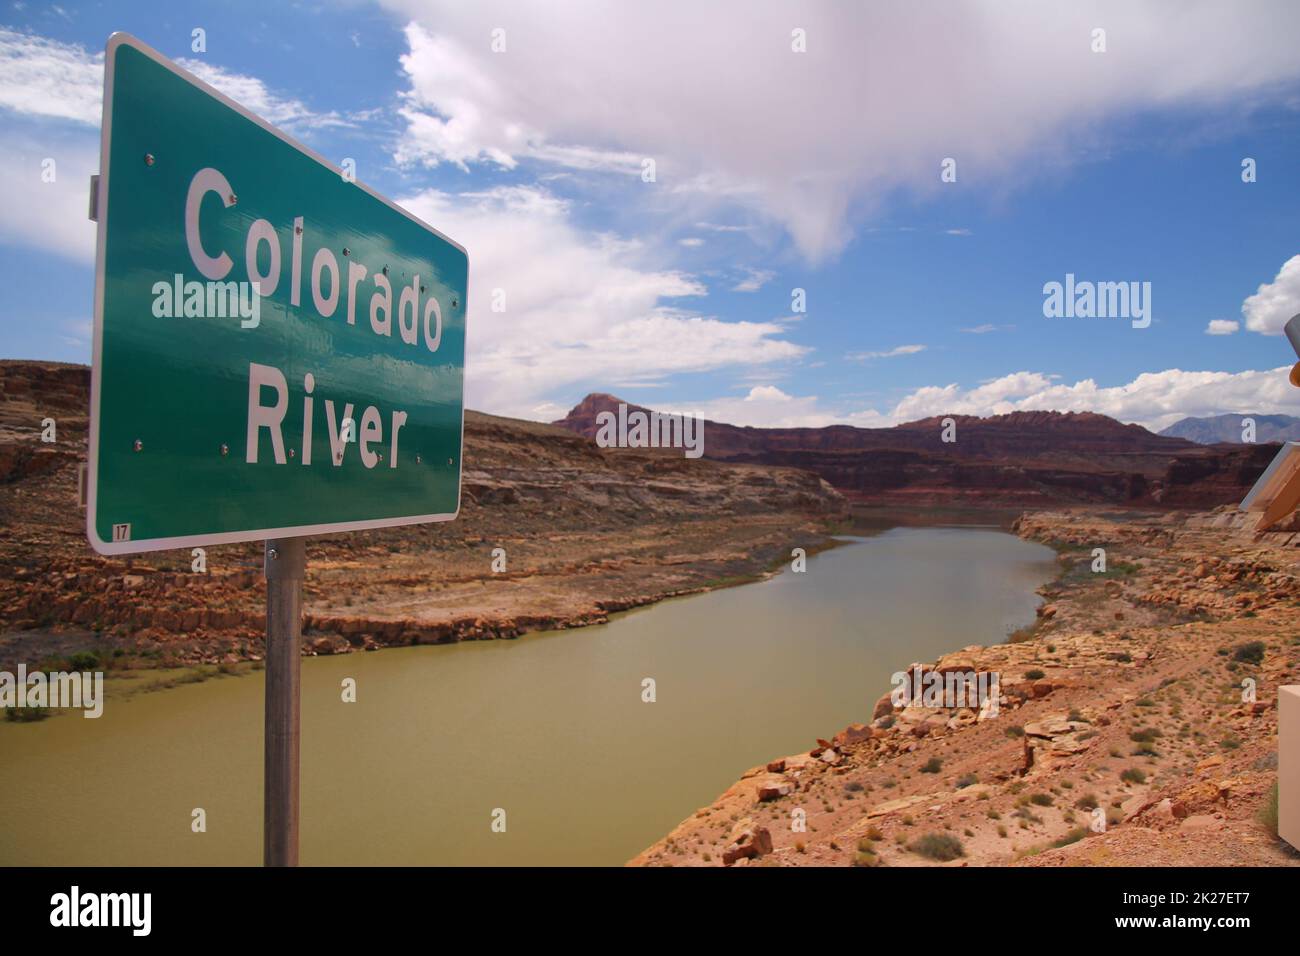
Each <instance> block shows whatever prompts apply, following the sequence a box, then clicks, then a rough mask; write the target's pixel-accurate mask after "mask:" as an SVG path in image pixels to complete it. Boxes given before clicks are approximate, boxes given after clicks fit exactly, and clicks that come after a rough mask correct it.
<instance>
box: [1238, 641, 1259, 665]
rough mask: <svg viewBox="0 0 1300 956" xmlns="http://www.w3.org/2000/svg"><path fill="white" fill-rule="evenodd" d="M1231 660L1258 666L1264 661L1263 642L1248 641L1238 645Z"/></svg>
mask: <svg viewBox="0 0 1300 956" xmlns="http://www.w3.org/2000/svg"><path fill="white" fill-rule="evenodd" d="M1232 659H1233V660H1234V661H1240V662H1241V663H1243V664H1259V663H1260V662H1262V661H1263V660H1264V642H1263V641H1248V642H1247V643H1245V644H1238V645H1237V646H1236V648H1235V649H1234V650H1233V652H1232Z"/></svg>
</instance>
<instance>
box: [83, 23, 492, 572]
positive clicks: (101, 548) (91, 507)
mask: <svg viewBox="0 0 1300 956" xmlns="http://www.w3.org/2000/svg"><path fill="white" fill-rule="evenodd" d="M122 46H129V47H131V48H132V49H134V50H137V51H139V52H140V53H142V54H144V55H145V56H147V57H148V58H149V59H151V60H153V61H154V62H155V63H157V64H158V65H159V66H162V67H164V68H165V69H167V70H170V71H171V72H172V73H173V74H175V75H176V76H178V77H180V78H181V79H183V80H185V81H186V82H187V83H189V84H191V85H193V86H196V87H198V88H199V89H200V90H202V91H203V92H204V93H206V94H207V95H209V96H211V97H212V98H213V99H215V100H218V101H220V102H221V103H223V104H225V105H226V106H228V107H230V108H231V109H233V110H234V111H235V112H237V113H239V115H241V116H243V117H244V118H245V119H249V120H252V121H253V122H254V123H256V124H257V125H258V126H260V127H262V129H264V130H266V131H267V132H268V133H271V134H273V135H274V136H276V137H277V138H278V139H280V140H281V141H282V142H284V143H287V144H288V145H289V146H292V147H293V148H294V149H296V150H298V151H299V152H300V153H302V154H303V155H304V156H307V157H309V158H310V159H313V160H315V161H316V162H318V163H320V164H321V165H322V166H325V167H326V168H327V169H330V170H332V171H333V172H335V173H337V174H338V175H339V176H340V177H342V175H343V170H342V169H341V168H340V167H338V166H335V165H334V164H333V163H331V162H330V161H329V160H327V159H325V158H324V157H323V156H321V155H320V154H319V153H317V152H315V151H314V150H312V149H309V148H308V147H306V146H304V145H303V144H302V143H300V142H298V141H297V140H296V139H294V138H293V137H291V136H289V135H288V134H286V133H284V132H283V131H282V130H279V129H276V128H275V127H274V126H272V125H271V124H270V123H268V122H266V120H264V119H262V118H261V117H260V116H257V115H256V114H254V113H250V112H249V111H248V110H246V109H244V107H242V106H240V105H239V104H238V103H236V102H235V101H234V100H232V99H231V98H230V97H228V96H226V95H225V94H224V93H221V92H220V91H218V90H215V89H213V88H212V87H211V86H209V85H208V84H207V83H204V82H203V81H202V80H200V79H199V78H198V77H197V76H195V75H194V74H193V73H190V72H189V71H187V70H184V69H182V68H181V67H179V66H177V65H176V64H175V63H173V62H172V61H171V60H169V59H168V58H167V57H165V56H163V55H162V54H161V53H159V52H158V51H157V50H155V49H154V48H153V47H151V46H149V45H148V44H147V43H143V42H141V41H140V40H138V39H136V38H135V37H134V36H131V34H129V33H121V32H118V33H113V34H112V35H111V36H109V38H108V45H107V46H106V47H105V51H104V104H103V117H102V122H101V125H100V137H99V190H98V194H97V196H96V197H95V200H96V206H95V220H96V223H95V226H96V233H95V236H96V238H95V323H94V351H93V353H92V358H91V367H90V369H91V370H90V437H89V441H90V446H89V449H88V455H87V457H88V462H89V467H88V468H87V471H88V473H89V474H88V476H87V496H86V537H87V539H88V540H89V541H90V546H91V547H92V548H94V549H95V551H96V553H98V554H102V555H115V554H141V553H145V552H148V551H165V550H168V549H173V548H195V547H203V546H206V545H212V544H235V543H237V542H243V541H258V540H265V539H269V538H288V537H300V536H304V535H312V534H333V533H336V532H340V531H366V530H369V529H372V528H398V527H403V526H405V525H412V524H430V523H433V522H437V521H452V520H454V519H455V518H456V517H457V516H458V515H459V514H460V503H461V485H462V479H463V476H464V471H465V468H464V466H465V378H464V371H463V368H464V366H463V365H462V373H461V401H460V455H459V457H458V458H457V460H456V510H455V511H453V512H451V513H450V514H432V515H416V516H408V517H401V518H377V519H374V520H370V521H344V522H339V523H335V524H311V525H295V526H292V527H284V528H258V529H255V530H249V531H224V532H218V533H214V534H196V535H179V536H177V537H172V538H145V539H141V540H139V541H104V540H103V539H101V538H100V537H99V532H98V529H97V528H96V527H95V504H96V499H97V496H98V490H99V425H100V417H99V415H100V410H99V389H100V384H101V375H100V362H101V361H102V357H101V348H102V344H103V337H104V257H105V239H106V237H107V231H108V187H109V175H108V174H109V147H110V145H111V142H112V135H113V129H112V125H113V71H114V69H115V64H116V57H115V55H114V54H116V52H117V49H118V47H122ZM352 183H353V185H355V186H356V187H357V188H358V189H363V190H365V191H366V192H367V193H369V194H370V195H371V196H373V197H374V198H375V199H378V200H379V201H380V202H382V203H383V204H384V205H386V206H388V207H389V208H390V209H392V210H394V211H396V212H399V213H401V214H402V215H403V216H405V217H406V218H407V219H409V220H411V221H412V222H414V223H415V224H416V225H418V226H420V227H421V228H423V229H426V230H428V231H429V232H431V233H433V234H434V235H435V236H437V237H438V238H439V239H441V240H443V241H444V242H447V243H449V244H450V245H452V246H455V247H456V248H457V249H459V250H460V251H461V253H462V254H463V255H464V256H465V293H464V299H465V302H464V307H465V309H466V310H468V308H469V251H468V250H467V249H466V248H465V247H464V246H462V245H461V244H460V243H459V242H456V241H455V240H454V239H451V238H449V237H447V236H445V235H443V234H442V233H441V232H439V231H438V230H437V229H435V228H433V226H431V225H429V224H428V223H427V222H425V221H424V220H423V219H420V218H419V217H418V216H415V215H412V214H411V213H410V212H409V211H407V210H405V209H403V208H402V207H401V206H398V205H396V204H394V203H393V202H392V201H390V200H389V199H388V198H387V197H385V196H382V195H380V194H379V193H377V192H375V190H373V189H371V188H370V187H369V186H367V185H365V184H364V183H362V182H361V181H360V180H357V179H353V180H352ZM465 325H466V333H468V326H469V323H468V322H466V323H465ZM467 338H468V335H467Z"/></svg>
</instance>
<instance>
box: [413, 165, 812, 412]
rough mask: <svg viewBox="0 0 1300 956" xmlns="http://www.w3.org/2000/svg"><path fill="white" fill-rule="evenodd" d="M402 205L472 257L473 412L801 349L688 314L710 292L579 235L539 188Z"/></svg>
mask: <svg viewBox="0 0 1300 956" xmlns="http://www.w3.org/2000/svg"><path fill="white" fill-rule="evenodd" d="M400 202H401V204H402V205H403V206H405V207H406V208H408V209H410V210H411V211H412V212H413V213H415V214H416V215H418V216H420V217H421V218H422V219H424V220H425V221H427V222H429V223H431V224H432V225H434V226H435V227H437V228H438V229H440V230H442V231H443V232H445V233H446V234H447V235H450V236H453V237H455V239H456V240H457V241H458V242H460V243H462V244H464V245H465V246H466V248H468V249H471V250H472V254H471V256H470V302H469V308H470V312H469V328H470V332H469V350H470V354H469V357H468V358H467V361H466V365H467V368H469V369H471V374H469V375H468V376H467V389H468V395H467V399H466V401H467V402H468V404H469V405H470V407H472V408H480V409H484V410H487V411H492V412H497V413H501V414H512V415H522V416H525V417H529V418H532V417H536V416H537V412H536V411H535V409H537V408H539V407H541V408H545V409H548V411H547V414H549V411H550V410H553V408H554V405H553V404H547V400H548V397H550V396H551V395H552V394H553V393H555V392H556V391H557V390H560V389H568V390H577V389H578V388H580V387H587V388H606V387H608V385H609V383H610V382H624V383H634V384H635V383H640V384H646V383H650V382H655V381H657V380H659V379H660V378H661V377H662V376H664V375H669V374H674V373H682V372H707V371H713V370H716V369H723V368H731V367H744V368H752V367H754V366H765V365H771V364H773V363H780V362H787V361H792V360H795V359H798V358H800V357H801V356H803V355H804V354H805V353H806V352H807V351H808V349H807V348H805V347H803V346H800V345H797V344H795V343H792V342H789V341H787V340H785V339H784V338H782V336H783V335H784V334H785V332H786V329H785V328H784V326H782V325H781V324H779V323H777V322H724V321H722V320H720V319H717V318H714V317H711V316H708V315H702V314H699V313H697V312H694V311H691V310H689V309H688V308H686V306H688V305H689V304H690V303H691V302H692V301H694V300H698V299H700V298H703V297H705V296H706V295H707V292H708V290H707V289H706V288H705V286H704V285H703V284H702V283H700V282H699V280H697V279H696V278H694V277H693V276H691V275H688V274H686V273H683V272H680V271H677V270H673V269H664V268H658V267H656V266H655V265H654V264H653V263H652V262H650V261H648V260H649V259H650V254H649V252H648V251H647V250H646V249H645V248H643V247H642V245H641V244H640V243H638V242H634V241H628V240H624V239H620V238H618V237H615V236H609V235H602V236H597V237H594V238H591V237H589V236H588V235H586V234H584V233H582V232H580V231H579V230H578V229H577V228H576V227H575V226H574V225H573V224H572V222H571V221H570V219H569V206H568V204H567V203H566V202H565V201H564V200H562V199H559V198H557V197H556V196H554V195H553V194H551V193H549V192H546V191H545V190H542V189H539V188H532V187H499V188H495V189H491V190H486V191H481V192H472V193H460V194H454V195H453V194H448V193H443V192H439V191H437V190H426V191H424V192H421V193H418V194H416V195H414V196H411V197H408V198H406V199H402V200H400ZM495 289H502V290H504V292H505V305H506V311H505V312H493V311H492V299H493V290H495ZM551 417H556V416H551Z"/></svg>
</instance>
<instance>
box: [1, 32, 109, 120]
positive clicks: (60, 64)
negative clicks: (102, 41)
mask: <svg viewBox="0 0 1300 956" xmlns="http://www.w3.org/2000/svg"><path fill="white" fill-rule="evenodd" d="M103 87H104V54H103V53H96V54H93V55H92V54H90V53H88V52H87V51H86V49H85V48H84V47H81V46H78V45H76V44H73V43H60V42H59V41H57V40H49V39H46V38H45V37H41V36H33V35H31V34H27V33H16V32H14V31H13V30H8V29H5V28H3V27H0V107H4V108H6V109H10V110H13V111H15V112H17V113H22V114H25V115H28V116H45V117H50V118H53V119H64V120H73V121H75V122H78V123H94V124H96V125H98V123H99V113H100V103H101V101H102V99H103Z"/></svg>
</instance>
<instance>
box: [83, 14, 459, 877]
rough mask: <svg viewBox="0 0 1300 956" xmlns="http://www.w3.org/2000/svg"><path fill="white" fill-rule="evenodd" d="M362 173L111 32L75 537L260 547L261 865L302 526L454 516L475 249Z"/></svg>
mask: <svg viewBox="0 0 1300 956" xmlns="http://www.w3.org/2000/svg"><path fill="white" fill-rule="evenodd" d="M354 174H355V169H353V168H348V169H343V168H340V167H338V166H335V165H333V164H332V163H330V162H328V161H327V160H325V159H324V158H323V157H321V156H319V155H317V154H316V153H314V152H312V151H311V150H310V149H308V148H307V147H305V146H303V145H302V144H300V143H298V142H296V141H295V140H294V139H293V138H292V137H290V136H288V135H286V134H285V133H284V132H282V131H281V130H278V129H276V128H275V127H273V126H271V125H270V124H269V123H267V122H266V121H265V120H263V119H261V118H259V117H257V116H255V115H253V114H252V113H250V112H249V111H248V110H246V109H244V108H243V107H242V106H240V105H239V104H238V103H236V102H234V101H233V100H231V99H230V98H229V97H227V96H224V95H223V94H221V93H219V92H218V91H217V90H215V89H213V88H212V87H210V86H208V85H207V84H205V83H204V82H202V81H201V80H199V79H198V78H197V77H195V76H194V75H192V74H191V73H188V72H187V71H185V70H184V69H182V68H181V67H180V66H178V65H177V64H175V63H173V62H172V61H171V60H169V59H167V58H166V57H164V56H163V55H162V54H160V53H159V52H158V51H157V50H154V49H152V48H150V47H149V46H148V45H146V44H144V43H141V42H140V41H139V40H137V39H135V38H134V37H131V36H127V35H125V34H121V33H115V34H113V36H111V37H110V38H109V41H108V47H107V49H106V51H105V55H104V110H103V122H102V124H101V126H100V171H99V174H98V176H97V177H96V178H95V179H94V180H93V181H92V187H91V201H90V206H91V210H90V211H91V218H92V219H94V220H95V221H96V223H97V224H98V241H97V246H96V252H95V325H94V348H93V356H94V360H93V373H92V376H91V396H90V438H89V462H88V467H87V472H86V485H85V488H86V537H87V539H88V540H89V542H90V545H91V547H93V548H94V549H95V550H96V551H98V552H99V553H100V554H112V555H122V554H137V553H140V552H144V551H160V550H166V549H187V550H188V549H194V548H201V547H207V546H209V545H221V544H231V543H234V542H237V541H265V543H266V545H265V547H266V734H265V744H266V757H265V770H266V777H265V782H264V788H265V799H266V805H265V813H264V819H263V824H264V834H263V836H264V839H263V852H264V861H265V863H266V865H267V866H295V865H297V863H298V751H299V717H300V705H301V701H300V682H299V679H300V667H301V660H300V656H299V655H300V654H301V644H302V585H303V571H304V568H305V566H306V559H305V548H304V544H305V542H306V536H308V535H317V534H324V533H326V532H331V533H332V532H340V531H361V530H366V529H371V528H390V527H399V526H403V525H413V524H423V523H426V522H433V521H451V520H452V519H454V518H455V517H456V515H457V513H458V512H459V510H460V478H461V464H462V457H463V456H462V451H463V437H464V397H465V396H464V373H465V318H466V309H467V307H468V300H467V292H468V283H469V258H468V256H467V254H466V252H465V249H464V247H463V246H460V245H459V244H457V243H455V242H453V241H452V240H450V239H448V238H447V237H446V236H444V235H443V234H442V233H440V232H438V231H437V230H436V229H434V228H433V227H432V226H430V225H428V224H427V223H425V222H423V221H421V220H420V219H419V218H417V217H416V216H414V215H412V214H411V213H410V212H408V211H406V210H405V209H403V208H401V207H399V206H397V205H396V204H394V203H393V202H391V201H390V200H388V199H386V198H385V197H383V196H381V195H380V194H379V193H377V192H375V191H374V190H373V189H371V188H370V187H368V186H366V185H365V184H364V183H362V182H361V181H359V180H358V179H357V178H356V177H355V175H354Z"/></svg>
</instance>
